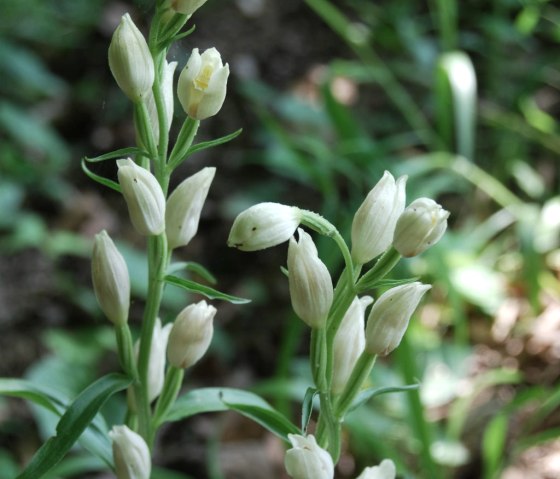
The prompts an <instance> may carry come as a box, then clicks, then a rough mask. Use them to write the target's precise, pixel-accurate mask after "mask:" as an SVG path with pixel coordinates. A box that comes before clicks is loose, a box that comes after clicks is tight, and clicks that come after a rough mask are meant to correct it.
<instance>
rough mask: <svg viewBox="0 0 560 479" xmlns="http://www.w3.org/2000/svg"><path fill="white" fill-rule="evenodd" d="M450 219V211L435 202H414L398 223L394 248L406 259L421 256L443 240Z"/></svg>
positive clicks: (425, 200)
mask: <svg viewBox="0 0 560 479" xmlns="http://www.w3.org/2000/svg"><path fill="white" fill-rule="evenodd" d="M448 217H449V211H446V210H444V209H443V208H442V207H441V205H438V204H437V203H436V202H435V201H434V200H431V199H430V198H418V199H417V200H414V201H413V202H412V203H410V205H409V206H408V207H407V208H406V209H405V210H404V212H403V213H402V215H401V216H400V218H399V220H398V221H397V226H396V228H395V236H394V238H393V247H394V248H395V249H396V250H397V251H398V252H399V253H400V254H402V255H403V256H404V257H405V258H409V257H411V256H416V255H419V254H420V253H422V252H423V251H426V250H427V249H428V248H429V247H430V246H433V245H434V244H436V243H437V242H438V241H439V240H440V239H441V237H442V236H443V233H445V230H446V229H447V218H448Z"/></svg>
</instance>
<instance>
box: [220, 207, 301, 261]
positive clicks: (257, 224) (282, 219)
mask: <svg viewBox="0 0 560 479" xmlns="http://www.w3.org/2000/svg"><path fill="white" fill-rule="evenodd" d="M300 221H301V211H300V210H299V208H296V207H295V206H286V205H281V204H280V203H259V204H257V205H254V206H251V207H250V208H249V209H247V210H245V211H243V212H242V213H240V214H239V215H238V216H237V218H235V221H234V222H233V225H232V227H231V231H230V233H229V238H228V246H230V247H234V248H238V249H240V250H241V251H258V250H261V249H265V248H271V247H272V246H276V245H279V244H281V243H284V242H285V241H288V240H289V239H290V238H291V237H292V236H293V234H294V233H295V231H296V229H297V227H298V226H299V223H300Z"/></svg>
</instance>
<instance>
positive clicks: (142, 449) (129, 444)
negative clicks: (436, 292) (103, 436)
mask: <svg viewBox="0 0 560 479" xmlns="http://www.w3.org/2000/svg"><path fill="white" fill-rule="evenodd" d="M109 437H110V438H111V439H112V441H113V459H114V461H115V471H116V473H117V478H118V479H149V478H150V473H151V468H152V461H151V458H150V450H149V449H148V445H147V444H146V441H144V439H142V436H140V435H139V434H137V433H135V432H134V431H131V430H130V429H129V428H128V427H127V426H113V429H111V431H110V432H109Z"/></svg>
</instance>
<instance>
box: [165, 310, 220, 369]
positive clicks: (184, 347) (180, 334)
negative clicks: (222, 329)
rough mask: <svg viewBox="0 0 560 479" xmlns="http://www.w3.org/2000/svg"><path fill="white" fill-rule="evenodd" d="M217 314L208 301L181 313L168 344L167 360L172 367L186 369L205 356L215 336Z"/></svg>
mask: <svg viewBox="0 0 560 479" xmlns="http://www.w3.org/2000/svg"><path fill="white" fill-rule="evenodd" d="M215 314H216V308H214V306H211V305H208V304H207V303H206V301H200V302H199V303H196V304H191V305H190V306H187V307H186V308H185V309H183V311H181V313H179V315H178V316H177V319H176V320H175V323H174V324H173V328H172V329H171V333H169V342H168V344H167V359H168V360H169V363H170V364H171V365H172V366H175V367H176V368H182V369H186V368H189V367H191V366H192V365H193V364H195V363H196V362H197V361H198V360H199V359H200V358H201V357H202V356H204V353H206V350H207V349H208V346H210V342H211V341H212V335H213V334H214V325H213V319H214V316H215Z"/></svg>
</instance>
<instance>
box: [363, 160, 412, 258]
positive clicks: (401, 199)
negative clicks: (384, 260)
mask: <svg viewBox="0 0 560 479" xmlns="http://www.w3.org/2000/svg"><path fill="white" fill-rule="evenodd" d="M406 179H407V177H406V176H401V177H400V178H399V179H398V180H397V181H396V182H395V178H393V175H391V173H389V172H388V171H386V172H385V174H384V175H383V178H381V180H379V182H378V183H377V184H376V185H375V186H374V187H373V189H372V190H371V191H370V192H369V193H368V195H367V197H366V199H365V200H364V202H363V203H362V204H361V206H360V207H359V208H358V210H357V211H356V214H355V215H354V220H353V222H352V259H354V261H355V262H356V263H358V264H365V263H367V262H369V261H371V260H372V259H373V258H375V257H376V256H378V255H379V254H381V253H383V251H385V250H386V249H387V248H388V247H389V246H391V242H392V240H393V233H394V231H395V225H396V224H397V220H398V218H399V216H400V214H401V213H402V212H403V210H404V203H405V197H406V193H405V185H406Z"/></svg>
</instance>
